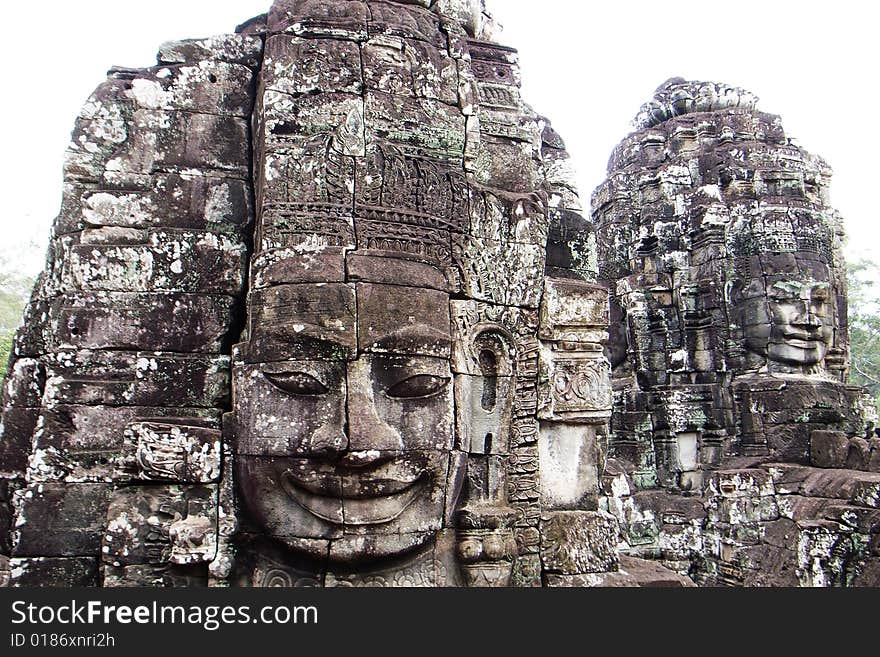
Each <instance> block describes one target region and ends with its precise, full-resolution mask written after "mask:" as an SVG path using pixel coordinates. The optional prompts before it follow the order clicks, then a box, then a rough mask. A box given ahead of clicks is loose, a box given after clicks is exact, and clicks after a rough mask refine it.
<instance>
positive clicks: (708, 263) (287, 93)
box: [0, 0, 880, 587]
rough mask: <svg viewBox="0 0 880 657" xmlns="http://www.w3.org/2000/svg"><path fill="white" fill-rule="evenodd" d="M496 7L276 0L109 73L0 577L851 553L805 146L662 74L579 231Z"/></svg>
mask: <svg viewBox="0 0 880 657" xmlns="http://www.w3.org/2000/svg"><path fill="white" fill-rule="evenodd" d="M495 31H496V26H495V24H494V22H493V21H492V19H491V17H490V15H489V13H488V12H487V10H486V8H485V7H484V4H483V2H474V1H472V0H434V1H428V0H417V1H416V0H409V1H391V0H328V1H323V0H322V1H316V0H278V1H277V2H275V3H274V4H273V6H272V8H271V9H270V10H269V12H268V14H266V15H264V16H262V17H258V18H256V19H253V20H251V21H249V22H247V23H245V24H244V25H242V26H241V28H239V30H238V32H239V33H238V34H235V35H226V36H219V37H213V38H208V39H191V40H186V41H176V42H169V43H166V44H163V45H162V46H161V47H160V49H159V55H158V64H157V66H155V67H152V68H147V69H120V68H114V69H112V70H111V72H110V74H109V77H108V80H107V81H106V82H105V83H104V84H102V85H101V86H99V87H98V89H97V90H96V91H95V92H94V93H93V94H92V96H91V97H90V98H89V99H88V101H87V103H86V105H85V106H84V107H83V109H82V111H81V112H80V114H79V116H78V117H77V120H76V124H75V127H74V132H73V139H72V143H71V144H70V147H69V149H68V153H67V159H66V163H65V181H64V195H63V201H62V209H61V214H60V216H59V218H58V220H57V221H56V223H55V226H54V230H53V235H52V240H51V245H50V249H49V256H48V259H47V264H46V269H45V271H44V273H43V274H42V276H41V277H40V279H39V281H38V283H37V286H36V288H35V291H34V294H33V297H32V301H31V304H30V305H29V307H28V309H27V311H26V314H25V325H24V327H23V328H22V330H21V331H20V332H19V334H18V336H17V338H16V342H15V354H14V357H13V359H12V363H11V367H10V370H9V375H8V377H7V382H6V385H5V387H4V389H3V394H2V413H3V415H2V422H0V585H2V586H6V585H12V586H39V585H57V586H74V585H76V586H79V585H87V586H92V585H98V584H101V585H104V586H230V585H232V586H259V587H263V586H267V587H269V586H271V587H276V586H278V587H297V586H331V587H364V586H419V587H425V586H492V587H500V586H520V587H526V586H542V585H543V586H688V585H691V584H692V581H697V582H699V583H700V584H708V585H715V584H733V585H745V586H767V585H785V586H788V585H795V584H799V585H806V586H833V585H860V586H870V585H876V583H877V578H878V572H880V571H878V568H877V562H878V559H880V552H878V544H880V542H878V535H880V534H878V532H880V516H878V513H880V511H878V505H880V481H878V477H880V474H878V471H880V467H878V462H880V449H878V439H876V438H872V437H871V436H869V435H868V434H867V433H866V429H867V427H866V421H867V420H870V419H871V418H870V417H869V414H868V412H867V407H868V405H867V404H866V403H865V400H864V399H863V394H862V391H860V390H858V389H855V388H851V387H848V386H846V385H845V380H846V369H847V366H848V365H847V353H846V352H847V342H848V336H847V326H846V290H845V286H844V277H843V268H842V259H841V255H840V242H841V238H842V235H841V228H840V225H841V224H840V221H839V218H838V217H837V216H836V215H835V213H834V212H833V211H832V210H831V209H830V208H829V207H828V205H827V187H828V183H829V178H830V172H829V170H828V168H827V166H826V165H825V164H824V163H823V162H822V161H821V160H820V159H819V158H816V157H814V156H811V155H809V154H807V153H806V152H805V151H803V150H802V149H800V148H799V147H797V146H795V145H794V144H793V143H792V142H790V141H789V140H788V139H787V138H786V136H785V134H784V132H783V131H782V127H781V124H780V121H779V119H778V118H777V117H774V116H771V115H766V114H763V113H760V112H758V111H757V110H756V102H757V99H756V98H755V97H754V96H752V95H751V94H749V93H748V92H745V91H743V90H740V89H734V88H731V87H727V86H725V85H720V84H715V83H688V82H685V81H683V80H672V81H669V82H668V83H666V84H665V85H664V86H663V87H661V89H659V90H658V92H657V94H656V96H655V98H654V100H653V101H652V102H651V103H649V104H648V105H646V106H645V107H644V108H643V110H642V112H641V113H640V115H639V118H638V120H637V124H636V125H637V128H638V132H636V133H635V134H634V135H633V136H631V137H629V138H628V139H627V140H625V141H624V142H623V144H621V146H620V147H619V148H618V149H617V150H616V151H615V154H614V156H613V157H612V162H611V170H610V175H609V180H608V181H607V182H606V183H605V184H604V185H603V186H602V187H600V188H599V190H597V192H596V194H595V197H594V203H593V219H594V222H595V227H594V222H591V221H590V219H589V218H586V217H585V216H584V213H583V209H582V204H581V202H580V200H579V198H578V192H577V188H576V185H575V184H574V182H573V181H574V173H573V170H572V166H571V162H570V158H569V156H568V154H567V152H566V151H565V145H564V142H563V141H562V139H561V137H560V136H559V135H558V134H557V133H556V132H555V131H554V130H553V128H552V127H551V126H550V124H549V122H548V121H547V120H546V119H544V118H543V117H541V116H539V115H537V114H536V113H535V112H534V111H533V110H532V109H531V108H530V107H529V106H528V105H526V104H525V103H524V102H523V99H522V96H521V92H520V84H521V79H520V72H519V67H518V61H517V54H516V51H514V50H512V49H510V48H508V47H505V46H503V45H500V44H499V43H497V42H496V41H495V38H494V34H495ZM597 280H598V282H597ZM603 285H607V286H608V287H610V289H611V292H612V294H611V303H610V304H609V295H608V288H606V287H604V286H603ZM603 344H604V346H605V347H606V348H605V349H604V350H603ZM874 419H876V418H874ZM609 420H610V427H609ZM866 436H868V437H867V438H866ZM620 547H622V548H623V553H624V554H623V555H622V556H621V555H620V554H619V548H620ZM691 577H692V578H693V580H692V579H691Z"/></svg>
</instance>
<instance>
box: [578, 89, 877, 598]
mask: <svg viewBox="0 0 880 657" xmlns="http://www.w3.org/2000/svg"><path fill="white" fill-rule="evenodd" d="M756 103H757V98H755V96H753V95H752V94H750V93H749V92H747V91H744V90H742V89H736V88H733V87H729V86H726V85H722V84H713V83H703V82H686V81H685V80H682V79H679V78H676V79H672V80H669V81H668V82H666V83H664V84H663V85H662V86H661V87H660V88H659V89H658V90H657V92H656V93H655V96H654V99H653V100H652V101H651V102H649V103H647V104H646V105H645V106H644V107H643V108H642V110H641V112H640V113H639V115H638V117H637V118H636V120H635V126H636V128H637V131H636V132H634V133H633V134H632V135H630V136H629V137H627V138H626V139H625V140H624V141H623V142H622V143H621V144H620V145H619V146H618V147H617V148H616V149H615V151H614V154H613V155H612V157H611V162H610V164H609V167H608V170H609V174H608V179H607V180H606V181H605V183H603V184H602V185H601V186H600V187H599V188H598V189H597V190H596V192H595V193H594V196H593V221H594V223H595V226H596V229H597V231H598V234H599V251H600V256H599V257H600V281H601V282H602V283H603V284H605V285H607V286H608V288H609V290H610V292H611V295H610V296H611V319H612V321H611V327H612V330H611V333H610V339H609V342H608V345H607V353H608V357H609V360H610V362H611V365H612V367H613V375H612V378H613V387H614V413H613V417H612V422H611V432H610V434H609V441H608V455H609V461H608V466H607V468H606V470H605V472H604V477H605V479H606V481H607V485H606V491H607V495H608V497H607V503H608V510H610V511H611V512H612V513H613V514H614V515H615V516H616V517H617V518H618V520H619V521H620V526H621V529H622V533H621V538H622V549H623V550H624V552H626V553H629V554H633V555H640V556H643V557H650V558H654V559H659V560H660V561H661V562H662V563H663V564H665V565H666V566H668V567H670V568H673V569H675V570H678V571H681V572H686V573H687V574H689V575H690V576H692V577H693V578H694V579H695V580H697V581H698V582H700V583H701V584H707V585H714V584H731V585H746V586H757V585H772V586H797V585H799V584H800V585H810V586H826V585H827V586H831V585H834V586H844V585H868V586H880V562H878V557H880V537H878V532H880V512H878V503H880V497H878V495H880V440H878V439H877V438H876V437H874V438H872V436H873V425H874V423H875V422H876V411H874V409H873V400H872V399H870V398H869V397H867V396H866V394H865V392H864V391H863V390H862V389H861V388H857V387H853V386H847V385H846V378H847V369H848V335H847V306H846V279H845V263H844V259H843V255H842V251H841V244H842V241H843V226H842V221H841V219H840V217H839V216H838V215H837V213H836V212H835V211H834V210H833V209H831V208H830V207H829V204H828V196H829V195H828V189H829V183H830V179H831V171H830V169H829V168H828V166H827V164H826V163H825V162H824V161H823V160H821V159H820V158H818V157H816V156H813V155H810V154H809V153H807V152H806V151H804V150H803V149H802V148H800V147H798V146H797V145H796V144H795V143H794V142H792V141H791V140H790V139H788V138H787V137H786V135H785V133H784V131H783V128H782V124H781V121H780V119H779V117H778V116H773V115H770V114H765V113H763V112H759V111H758V110H757V109H756V107H755V106H756Z"/></svg>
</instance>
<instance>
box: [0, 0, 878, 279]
mask: <svg viewBox="0 0 880 657" xmlns="http://www.w3.org/2000/svg"><path fill="white" fill-rule="evenodd" d="M270 4H271V0H79V1H72V0H43V2H40V3H25V2H8V3H4V8H3V10H2V16H3V18H4V20H3V23H4V24H5V25H6V29H5V30H4V32H5V33H4V35H3V39H2V40H0V56H2V61H5V62H6V65H5V67H4V76H3V77H4V79H3V88H4V93H3V100H2V102H0V119H2V125H5V126H6V128H5V132H4V135H3V145H4V147H5V148H4V151H5V153H6V155H5V157H3V158H2V163H0V167H2V168H0V181H2V183H0V184H2V192H3V198H4V201H5V203H4V208H3V210H4V212H3V214H2V215H0V228H2V232H3V234H4V235H5V237H6V239H5V240H4V242H3V244H2V245H0V254H5V255H6V257H13V258H14V257H18V258H19V261H20V262H21V266H22V268H24V269H26V270H29V271H31V272H33V270H39V268H40V267H41V265H42V251H43V250H44V248H45V244H46V243H47V241H48V232H49V227H50V225H51V222H52V220H53V218H54V217H55V215H56V214H57V212H58V208H59V207H60V198H61V162H62V156H63V153H64V149H65V146H66V144H67V141H68V139H69V137H70V131H71V129H72V127H73V121H74V117H75V116H76V113H77V111H78V110H79V108H80V106H81V105H82V103H83V101H84V100H85V99H86V98H87V96H88V95H89V93H90V92H91V90H92V89H94V88H95V87H96V86H97V85H98V84H99V83H100V82H101V81H102V80H103V79H104V77H105V73H106V71H107V69H108V68H110V66H111V65H120V66H131V67H144V66H151V65H153V64H154V63H155V53H156V51H157V49H158V46H159V44H160V43H162V42H163V41H168V40H176V39H183V38H189V37H205V36H210V35H212V34H222V33H228V32H232V31H233V30H234V28H235V26H236V25H238V24H239V23H241V22H244V21H245V20H246V19H248V18H250V17H251V16H255V15H258V14H261V13H263V12H265V11H266V10H267V9H268V8H269V6H270ZM489 5H490V8H491V9H492V10H493V12H494V14H495V16H496V18H497V19H498V20H499V21H500V22H501V23H502V24H503V25H504V33H503V35H502V39H501V40H502V42H503V43H505V44H506V45H512V46H514V47H516V48H518V49H519V50H520V57H521V64H522V69H523V79H524V95H525V97H526V100H527V102H529V103H530V104H531V105H532V106H533V107H534V108H535V109H536V110H537V111H539V112H540V113H542V114H544V115H545V116H548V117H549V118H550V119H551V120H552V122H553V125H554V127H555V128H556V129H557V130H558V131H559V133H560V134H561V135H562V136H563V138H564V139H565V140H566V142H567V143H568V147H569V151H570V152H571V154H572V157H573V158H574V162H575V165H576V167H577V169H578V171H579V174H580V186H581V194H582V196H583V198H584V202H585V204H586V205H588V204H589V196H590V193H591V192H592V190H593V188H594V187H596V186H597V185H598V184H599V183H600V182H602V180H603V179H604V173H605V167H606V164H607V161H608V157H609V156H610V154H611V150H612V149H613V147H614V146H615V145H616V144H617V143H618V142H619V141H620V140H621V139H622V138H623V137H624V136H625V135H626V134H628V133H629V132H630V130H631V128H630V126H629V121H630V120H631V119H632V118H633V117H634V116H635V114H636V112H637V111H638V109H639V107H640V105H641V104H642V103H643V102H645V101H646V100H648V99H649V98H650V97H651V95H652V93H653V90H654V89H655V88H656V87H657V86H658V85H659V84H660V83H661V82H663V81H664V80H666V79H667V78H670V77H674V76H681V77H685V78H688V79H696V80H713V81H719V82H722V81H723V82H727V83H730V84H734V85H737V86H742V87H745V88H746V89H749V90H750V91H752V92H754V93H756V94H757V95H758V96H759V97H760V98H761V103H760V104H759V108H760V109H763V110H764V111H768V112H772V113H775V114H780V115H782V117H783V121H784V125H785V128H786V132H787V133H788V134H789V136H792V137H795V138H796V139H797V140H798V142H799V143H800V144H801V145H802V146H803V147H805V148H806V149H807V150H810V151H812V152H814V153H818V154H820V155H822V156H823V157H824V158H825V159H826V160H827V161H828V162H829V163H830V164H831V166H832V167H833V168H834V170H835V173H836V176H835V180H834V185H833V188H832V194H833V196H832V200H833V203H834V205H835V207H837V208H838V209H839V210H840V211H841V212H842V213H843V215H844V217H845V219H846V220H847V225H848V231H849V235H850V246H849V252H850V254H853V255H864V256H866V257H869V258H871V259H872V260H874V261H875V262H878V263H880V243H878V242H880V239H878V238H880V229H878V227H876V225H875V224H874V221H876V220H877V219H878V217H877V211H876V209H875V208H876V205H877V201H876V199H875V198H874V192H875V190H876V189H877V187H878V185H880V182H878V179H877V176H876V174H875V170H876V169H877V168H878V166H877V163H876V161H875V158H880V137H878V131H877V129H876V127H875V124H876V122H877V120H876V118H875V116H874V115H873V112H876V111H877V110H878V108H880V91H878V84H877V72H876V67H877V65H878V62H880V57H878V54H880V53H878V50H880V46H878V36H877V34H876V32H877V27H878V24H880V22H878V20H877V14H878V11H877V10H875V9H874V7H875V5H874V3H872V2H865V1H854V0H837V1H836V2H833V3H831V2H828V0H824V1H823V2H815V1H813V0H801V1H799V2H796V1H793V0H731V1H729V2H721V1H716V2H712V0H676V1H675V2H666V3H661V2H656V0H654V1H646V0H617V1H616V2H614V1H612V2H607V1H598V2H585V1H578V0H541V1H540V2H533V1H531V0H489ZM829 7H833V9H829ZM28 243H36V244H37V245H38V246H39V249H38V256H37V257H36V258H35V257H33V256H30V257H26V254H28V253H29V251H28V249H27V248H25V245H26V244H28ZM30 252H32V251H30ZM10 254H11V256H10Z"/></svg>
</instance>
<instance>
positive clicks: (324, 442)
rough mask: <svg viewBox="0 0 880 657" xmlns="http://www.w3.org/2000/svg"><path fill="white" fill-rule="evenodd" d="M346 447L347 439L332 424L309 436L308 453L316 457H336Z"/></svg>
mask: <svg viewBox="0 0 880 657" xmlns="http://www.w3.org/2000/svg"><path fill="white" fill-rule="evenodd" d="M347 447H348V438H347V437H346V435H345V434H344V433H343V432H342V430H341V429H340V428H339V427H338V426H335V425H334V424H332V423H331V424H325V425H324V426H322V427H321V428H320V429H318V430H317V431H316V432H315V433H314V434H312V436H311V443H310V445H309V452H310V453H311V454H315V455H317V456H329V457H336V456H338V455H339V454H341V453H342V452H344V451H345V450H346V448H347Z"/></svg>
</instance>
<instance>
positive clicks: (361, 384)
mask: <svg viewBox="0 0 880 657" xmlns="http://www.w3.org/2000/svg"><path fill="white" fill-rule="evenodd" d="M346 411H347V415H348V449H347V452H346V455H345V460H346V461H347V462H348V463H349V464H350V465H368V464H370V463H374V462H375V461H377V460H379V459H381V458H384V456H387V452H399V451H401V450H403V439H402V438H401V436H400V433H399V432H398V431H397V430H396V429H395V428H394V427H392V426H391V425H390V424H388V423H387V422H385V421H384V420H383V419H382V418H381V417H380V415H379V409H378V408H377V407H376V399H375V395H374V392H373V377H372V370H371V368H370V367H369V365H368V364H367V363H365V362H364V361H357V362H354V363H351V365H350V366H349V370H348V399H347V402H346ZM383 452H385V453H386V454H383Z"/></svg>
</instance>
